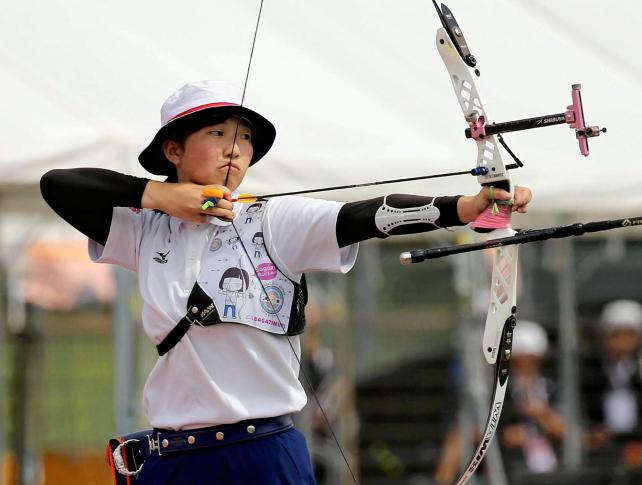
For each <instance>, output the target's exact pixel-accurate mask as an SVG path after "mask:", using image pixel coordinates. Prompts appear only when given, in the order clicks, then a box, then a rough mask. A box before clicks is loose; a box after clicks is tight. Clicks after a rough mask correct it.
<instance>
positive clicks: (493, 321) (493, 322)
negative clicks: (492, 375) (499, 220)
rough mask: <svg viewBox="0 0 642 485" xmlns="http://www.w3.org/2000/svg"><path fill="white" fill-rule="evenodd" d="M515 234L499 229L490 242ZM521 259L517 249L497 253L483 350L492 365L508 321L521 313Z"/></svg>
mask: <svg viewBox="0 0 642 485" xmlns="http://www.w3.org/2000/svg"><path fill="white" fill-rule="evenodd" d="M515 234H516V233H515V231H514V230H512V229H497V230H495V231H493V232H492V233H491V234H490V236H491V237H489V240H490V239H499V238H503V237H510V236H514V235H515ZM517 256H518V247H517V246H503V247H499V248H496V249H495V250H494V261H493V276H492V280H491V285H490V305H489V306H488V314H487V315H486V326H485V327H484V337H483V339H482V350H483V353H484V357H485V358H486V362H488V363H489V364H494V363H495V362H497V358H498V349H499V348H500V344H501V339H502V331H503V329H504V326H505V324H506V320H507V319H508V318H510V317H511V316H512V317H514V316H515V312H516V310H517V306H516V302H517Z"/></svg>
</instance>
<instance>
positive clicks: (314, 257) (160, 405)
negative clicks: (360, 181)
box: [89, 196, 358, 430]
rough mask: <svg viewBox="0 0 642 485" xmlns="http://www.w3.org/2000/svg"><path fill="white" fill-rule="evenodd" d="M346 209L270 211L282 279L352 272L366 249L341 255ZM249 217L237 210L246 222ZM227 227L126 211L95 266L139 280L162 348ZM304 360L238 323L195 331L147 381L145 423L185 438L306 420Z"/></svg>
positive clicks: (279, 202)
mask: <svg viewBox="0 0 642 485" xmlns="http://www.w3.org/2000/svg"><path fill="white" fill-rule="evenodd" d="M341 206H342V204H341V203H338V202H330V201H324V200H318V199H308V198H305V197H292V196H290V197H279V198H274V199H271V200H270V201H269V202H268V203H267V204H266V208H265V211H264V214H263V216H262V217H263V220H262V229H263V235H264V241H265V246H266V248H267V251H268V254H269V255H270V257H271V258H272V260H273V261H274V263H275V264H276V265H277V266H278V268H279V269H280V270H281V272H282V273H283V274H285V275H286V276H287V277H289V278H291V279H292V280H294V281H296V282H299V281H300V278H301V275H302V274H303V273H309V272H313V271H330V272H340V273H346V272H348V271H349V270H350V269H351V268H352V266H353V265H354V262H355V259H356V257H357V249H358V244H354V245H352V246H348V247H344V248H339V246H338V244H337V240H336V221H337V215H338V213H339V209H340V208H341ZM240 209H241V205H240V204H234V211H235V212H236V213H237V214H238V212H239V211H240ZM228 224H229V223H226V222H222V221H219V220H218V219H215V218H212V220H211V221H210V223H209V224H194V223H189V222H185V221H182V220H180V219H177V218H175V217H170V216H168V215H166V214H161V213H157V212H154V211H150V210H138V209H128V208H123V207H117V208H114V210H113V215H112V221H111V228H110V231H109V237H108V239H107V242H106V244H105V246H102V245H100V244H98V243H96V242H95V241H92V240H90V241H89V254H90V257H91V259H92V260H93V261H95V262H99V263H112V264H116V265H119V266H122V267H124V268H127V269H129V270H132V271H135V272H137V273H138V285H139V289H140V293H141V296H142V299H143V310H142V320H143V326H144V329H145V332H146V333H147V335H148V336H149V337H150V339H151V340H152V342H153V343H154V344H155V345H157V344H158V343H160V342H161V341H162V340H163V338H164V337H165V336H166V335H167V334H168V333H169V331H170V330H171V329H172V328H173V327H174V326H175V325H176V323H177V322H178V321H179V320H180V319H181V318H182V317H183V316H184V315H185V313H186V305H187V298H188V296H189V294H190V292H191V291H192V287H193V286H194V282H195V281H196V277H197V275H198V273H199V270H200V267H201V258H200V255H201V254H206V253H207V251H208V247H209V244H210V241H211V240H212V238H213V237H214V236H215V235H216V234H217V232H218V230H219V229H220V228H221V227H222V226H226V225H228ZM290 344H291V346H290ZM293 350H294V351H293ZM294 352H296V357H295V355H294ZM300 354H301V349H300V344H299V338H298V337H289V342H288V339H287V338H286V337H284V336H280V335H274V334H270V333H268V332H264V331H261V330H257V329H255V328H253V327H249V326H246V325H239V324H227V323H222V324H218V325H214V326H209V327H199V326H192V327H191V328H190V330H189V331H188V332H187V334H186V335H185V336H184V337H183V338H182V339H181V340H180V342H178V344H176V346H175V347H174V348H173V349H172V350H171V351H170V352H168V353H167V354H165V355H164V356H162V357H160V358H159V359H158V361H157V362H156V365H155V366H154V368H153V370H152V371H151V373H150V375H149V377H148V378H147V382H146V384H145V388H144V391H143V404H144V410H145V414H146V415H147V417H148V419H149V421H150V423H151V425H152V426H154V427H156V428H164V429H176V430H178V429H193V428H200V427H205V426H214V425H218V424H227V423H235V422H238V421H241V420H244V419H252V418H262V417H272V416H280V415H283V414H288V413H291V412H295V411H299V410H300V409H301V408H302V407H303V406H304V405H305V403H306V396H305V391H304V390H303V388H302V387H301V384H300V383H299V380H298V374H299V364H298V362H297V357H300Z"/></svg>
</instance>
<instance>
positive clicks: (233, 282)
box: [223, 278, 243, 291]
mask: <svg viewBox="0 0 642 485" xmlns="http://www.w3.org/2000/svg"><path fill="white" fill-rule="evenodd" d="M223 288H225V289H226V290H228V291H241V290H242V289H243V280H242V279H241V278H225V280H224V281H223Z"/></svg>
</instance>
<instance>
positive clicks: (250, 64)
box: [223, 0, 359, 485]
mask: <svg viewBox="0 0 642 485" xmlns="http://www.w3.org/2000/svg"><path fill="white" fill-rule="evenodd" d="M262 12H263V0H261V3H260V5H259V13H258V15H257V18H256V26H255V28H254V37H253V39H252V48H251V49H250V59H249V62H248V64H247V71H246V73H245V82H244V83H243V93H242V95H241V106H243V103H244V102H245V92H246V90H247V83H248V79H249V77H250V68H251V66H252V58H253V56H254V47H255V46H256V38H257V35H258V31H259V24H260V22H261V13H262ZM240 121H241V120H240V119H239V118H237V119H236V127H235V130H234V138H233V140H232V151H231V152H230V160H229V163H228V165H227V172H226V174H225V183H224V184H223V185H225V186H226V187H227V183H228V181H229V176H230V170H231V168H232V157H233V155H234V146H235V145H236V139H237V137H238V131H239V124H240ZM232 228H233V229H234V232H235V233H236V236H237V237H238V240H239V241H240V243H241V248H242V249H243V252H244V253H245V257H246V258H247V261H248V262H249V263H250V266H251V267H252V271H254V275H255V276H256V279H257V280H258V282H259V284H260V285H261V291H262V292H263V295H265V299H266V301H267V302H268V304H269V305H270V307H271V309H272V314H273V315H274V316H275V317H276V319H277V321H278V323H279V327H281V331H282V332H283V336H284V337H285V338H286V340H287V342H288V345H289V346H290V349H291V350H292V353H293V354H294V358H295V359H296V361H297V364H298V366H299V371H300V372H301V374H302V375H303V377H304V379H305V382H306V384H307V386H308V388H309V389H310V393H311V394H312V397H313V399H314V401H315V403H316V405H317V407H318V408H319V411H321V414H322V415H323V420H324V421H325V424H326V426H327V427H328V431H330V434H331V435H332V439H333V440H334V443H335V444H336V445H337V448H338V450H339V453H340V454H341V457H342V458H343V462H344V463H345V465H346V467H347V469H348V472H349V473H350V476H351V477H352V481H353V482H354V483H355V485H359V482H358V481H357V477H356V476H355V474H354V471H353V470H352V467H351V466H350V463H349V462H348V458H347V456H346V454H345V452H344V451H343V448H342V447H341V444H340V443H339V440H338V438H337V435H336V433H335V432H334V429H333V428H332V425H331V424H330V419H329V418H328V415H327V414H326V412H325V409H323V406H322V405H321V402H320V401H319V398H318V396H317V393H316V389H314V387H313V386H312V381H311V380H310V377H309V376H308V374H307V372H306V371H305V368H304V367H303V364H302V362H301V357H300V356H299V354H298V353H297V351H296V349H295V348H294V344H293V343H292V340H291V339H290V336H289V335H288V334H287V329H286V327H285V325H283V322H281V318H280V317H279V312H278V311H277V310H276V308H275V306H274V302H273V301H272V299H271V298H270V296H269V295H268V293H267V291H266V289H265V285H264V284H263V281H262V280H261V278H260V277H259V274H258V271H257V269H256V267H255V266H254V263H253V262H252V258H250V255H249V253H248V250H247V247H246V246H245V243H244V242H243V238H242V237H241V234H240V233H239V230H238V228H237V227H236V225H235V223H234V219H232ZM239 266H240V262H239Z"/></svg>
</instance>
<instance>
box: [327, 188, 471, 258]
mask: <svg viewBox="0 0 642 485" xmlns="http://www.w3.org/2000/svg"><path fill="white" fill-rule="evenodd" d="M460 197H461V196H460V195H456V196H452V197H426V196H421V195H404V194H392V195H389V196H387V197H386V202H387V204H390V205H392V206H393V207H396V208H408V207H421V206H425V205H428V204H430V203H431V202H433V200H434V206H435V207H436V208H437V209H439V217H438V218H437V220H436V221H435V224H427V223H416V224H405V225H402V226H399V227H397V228H395V229H392V230H391V231H390V232H389V234H385V233H383V232H381V230H380V229H379V228H378V227H377V225H376V223H375V214H376V213H377V210H379V208H380V207H381V206H382V205H383V203H384V197H377V198H376V199H369V200H361V201H358V202H349V203H347V204H345V205H344V206H343V207H341V210H340V211H339V216H338V217H337V229H336V231H337V242H338V243H339V247H341V248H342V247H345V246H349V245H350V244H354V243H356V242H359V241H365V240H366V239H371V238H373V237H379V238H386V237H388V235H396V234H415V233H418V232H427V231H433V230H435V229H438V228H439V227H450V226H461V225H463V222H461V221H460V220H459V216H458V215H457V201H458V200H459V198H460Z"/></svg>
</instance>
